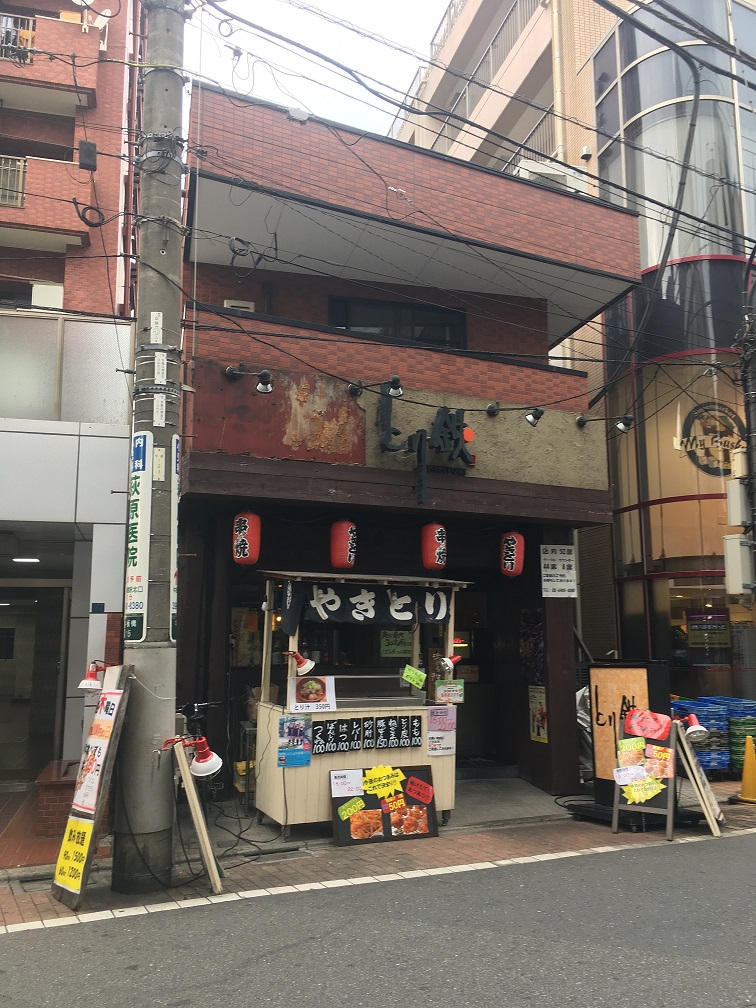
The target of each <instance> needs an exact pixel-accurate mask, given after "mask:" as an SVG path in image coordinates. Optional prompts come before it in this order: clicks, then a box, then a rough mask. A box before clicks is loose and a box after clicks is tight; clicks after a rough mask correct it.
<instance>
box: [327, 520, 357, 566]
mask: <svg viewBox="0 0 756 1008" xmlns="http://www.w3.org/2000/svg"><path fill="white" fill-rule="evenodd" d="M356 559H357V526H356V525H355V524H354V522H350V521H337V522H334V523H333V525H331V567H335V568H336V569H337V570H343V569H348V568H350V567H354V562H355V560H356Z"/></svg>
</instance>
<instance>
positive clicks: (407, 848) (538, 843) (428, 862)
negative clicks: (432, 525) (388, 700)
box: [0, 782, 756, 940]
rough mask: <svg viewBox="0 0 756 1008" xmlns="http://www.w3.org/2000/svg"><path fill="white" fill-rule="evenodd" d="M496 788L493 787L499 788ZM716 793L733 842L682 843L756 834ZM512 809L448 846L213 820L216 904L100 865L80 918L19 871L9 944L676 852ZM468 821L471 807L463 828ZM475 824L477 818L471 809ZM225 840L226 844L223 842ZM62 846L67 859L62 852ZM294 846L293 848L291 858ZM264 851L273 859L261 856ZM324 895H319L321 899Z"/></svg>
mask: <svg viewBox="0 0 756 1008" xmlns="http://www.w3.org/2000/svg"><path fill="white" fill-rule="evenodd" d="M486 784H487V785H488V786H489V787H490V782H486ZM518 788H519V790H520V791H522V790H523V789H524V788H527V785H522V782H518ZM515 790H517V788H515ZM533 790H534V789H533ZM715 790H717V791H718V792H719V797H720V802H722V806H723V810H724V812H725V815H726V817H727V826H726V827H725V830H724V837H723V840H722V841H713V840H712V838H711V836H710V833H709V831H708V829H707V827H706V824H705V822H702V823H701V824H699V825H698V826H696V827H686V828H678V829H676V830H675V840H674V841H673V842H675V843H689V842H692V841H696V840H702V841H706V840H708V841H709V842H726V837H727V836H728V835H732V834H735V833H742V832H744V831H748V832H756V805H736V806H732V805H726V804H725V799H726V797H727V796H728V795H729V794H732V793H734V791H736V790H737V786H736V785H733V784H732V783H729V784H727V785H726V786H717V787H715ZM511 804H512V805H513V806H514V807H515V812H518V813H520V814H519V815H517V816H516V817H515V819H514V820H511V819H510V821H509V822H507V821H503V820H501V819H499V820H498V821H497V823H496V825H492V824H491V823H490V822H488V823H480V822H477V823H475V822H470V823H469V824H464V822H463V823H462V824H457V825H454V820H453V821H452V824H451V825H449V826H447V827H444V828H442V829H441V831H440V835H439V836H438V837H433V838H427V839H423V840H422V841H407V842H402V843H394V844H377V845H375V846H371V845H363V846H356V847H343V848H336V847H334V846H333V844H332V843H331V842H330V840H329V839H328V838H327V835H326V834H325V833H324V832H320V833H318V831H317V829H315V830H313V829H308V830H305V829H304V828H302V830H301V831H300V833H301V835H299V836H298V835H297V830H294V831H293V833H292V837H291V840H290V842H289V843H282V842H281V839H280V838H277V835H276V832H275V830H274V829H273V828H272V827H270V826H267V827H261V826H258V825H257V824H256V823H253V822H250V820H246V821H245V820H242V821H241V827H242V828H244V827H246V829H245V830H244V834H243V838H242V839H241V840H240V841H237V842H236V843H235V842H234V837H233V836H232V835H231V834H232V833H235V832H237V831H238V829H239V826H238V825H236V823H237V820H236V819H234V818H230V819H228V820H221V819H218V817H217V816H216V817H215V818H213V817H212V816H211V837H212V839H213V845H214V848H215V850H216V851H217V852H220V851H223V850H224V848H227V847H229V845H230V846H231V847H232V849H230V850H227V852H226V853H225V854H221V855H220V864H221V867H222V869H223V872H224V878H223V889H224V892H223V894H222V895H220V896H213V895H212V894H211V890H210V887H209V884H208V881H207V878H206V877H204V876H203V877H201V878H198V879H196V878H195V879H192V876H191V874H190V873H189V872H188V871H187V870H186V869H184V870H183V872H181V871H179V872H178V873H177V882H176V885H175V887H174V888H172V889H170V890H169V891H163V892H154V893H151V894H147V895H145V894H142V895H138V896H124V895H122V894H118V893H114V892H112V891H111V889H110V867H109V863H108V861H107V859H106V858H100V859H99V860H97V861H96V862H95V864H94V867H93V870H92V872H91V874H90V877H89V884H88V886H87V889H86V894H85V899H84V901H83V904H82V906H81V907H80V908H79V910H78V911H77V912H74V911H72V910H69V909H68V908H67V907H66V906H64V905H63V904H61V903H58V902H57V901H56V900H55V899H54V898H53V897H52V895H51V891H50V879H51V874H52V872H51V869H49V868H47V869H45V868H40V869H37V870H36V871H34V870H32V869H29V868H24V869H15V870H11V871H5V872H1V873H0V935H2V934H3V933H10V934H12V933H13V932H16V931H21V930H28V929H33V928H49V927H54V926H59V925H61V924H75V923H84V922H86V921H89V920H99V919H103V918H112V917H120V916H130V915H136V914H146V913H154V912H158V911H163V910H176V909H181V908H183V907H185V906H194V905H197V904H198V903H199V904H207V903H215V902H223V901H231V900H239V899H250V898H254V897H271V896H272V897H275V896H276V895H277V894H278V893H284V892H286V893H290V892H296V891H302V892H308V893H310V894H311V896H310V898H313V892H314V891H315V890H319V889H327V888H331V887H333V886H343V885H358V884H367V883H374V882H378V883H382V882H391V883H392V884H393V883H399V882H400V881H401V880H402V879H403V878H408V877H409V878H412V877H417V876H433V875H436V874H441V873H447V872H459V871H479V870H485V869H487V868H491V867H494V866H500V865H507V864H509V863H520V862H521V861H522V860H523V859H525V860H541V859H553V858H566V857H572V856H576V855H580V854H585V853H591V852H599V851H611V850H617V849H629V848H636V847H643V846H648V845H651V844H662V845H663V844H665V843H666V841H665V840H664V833H663V830H660V829H651V830H649V831H648V832H637V833H634V832H631V831H629V830H627V829H621V830H620V832H619V834H613V833H612V832H611V829H610V827H609V825H608V824H607V823H605V822H599V821H593V820H585V821H580V820H578V819H574V818H572V816H570V815H569V814H568V813H566V812H564V811H563V810H561V809H559V808H558V807H557V806H554V805H553V800H552V799H550V798H548V796H543V795H542V793H541V792H537V793H536V794H535V795H534V796H533V797H529V796H526V797H525V798H522V797H520V799H519V800H515V801H513V802H512V803H511ZM546 810H548V814H546ZM464 813H465V810H464V808H463V809H462V815H461V818H462V819H463V820H464V818H465V814H464ZM495 813H496V814H500V813H501V809H495ZM490 814H491V813H489V816H490ZM467 817H468V818H475V816H474V814H473V813H472V811H470V810H468V813H467ZM478 818H480V813H479V816H478ZM660 821H661V820H660ZM224 836H225V839H222V837H224ZM244 837H247V838H249V837H254V838H256V839H257V840H258V844H259V846H253V843H252V841H250V842H247V840H245V839H244ZM55 846H56V852H57V846H58V845H57V843H56V845H55ZM286 847H288V848H290V849H289V850H288V851H286V850H282V848H286ZM291 848H295V849H293V850H292V849H291ZM258 851H262V852H263V853H262V854H259V855H257V852H258ZM265 851H268V852H270V853H264V852H265ZM274 851H275V852H274ZM188 852H189V855H190V859H191V860H192V861H193V865H194V869H195V871H196V870H198V869H199V862H198V860H197V848H196V845H189V846H188ZM255 855H257V856H255ZM3 876H5V877H4V879H3ZM314 896H315V897H316V896H317V893H316V892H315V893H314ZM0 940H1V939H0Z"/></svg>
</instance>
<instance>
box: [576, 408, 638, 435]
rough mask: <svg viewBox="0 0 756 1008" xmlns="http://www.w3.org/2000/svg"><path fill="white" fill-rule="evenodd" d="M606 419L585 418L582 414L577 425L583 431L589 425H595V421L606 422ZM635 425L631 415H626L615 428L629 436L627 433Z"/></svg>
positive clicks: (618, 421)
mask: <svg viewBox="0 0 756 1008" xmlns="http://www.w3.org/2000/svg"><path fill="white" fill-rule="evenodd" d="M604 419H605V418H604V417H585V416H583V415H582V413H581V414H580V416H579V417H578V418H577V420H576V421H575V423H576V424H577V426H578V427H579V428H580V429H581V430H582V429H583V427H585V425H586V424H587V423H593V421H594V420H604ZM633 423H634V421H633V418H632V417H631V416H630V414H629V413H626V414H625V416H622V417H620V418H619V419H618V420H617V422H616V423H615V425H614V426H615V427H616V428H617V430H618V431H621V432H622V433H623V434H627V432H628V431H629V430H630V428H631V427H632V426H633Z"/></svg>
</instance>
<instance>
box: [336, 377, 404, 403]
mask: <svg viewBox="0 0 756 1008" xmlns="http://www.w3.org/2000/svg"><path fill="white" fill-rule="evenodd" d="M378 387H380V390H381V394H382V395H385V394H386V393H387V392H388V394H389V395H390V396H393V397H394V398H396V399H400V398H401V397H402V396H403V395H404V389H403V388H402V380H401V378H400V377H399V375H394V377H393V378H390V379H389V380H388V381H385V382H375V383H374V384H372V385H368V384H366V383H365V382H363V381H353V382H349V384H348V385H347V392H348V393H349V395H350V396H352V397H353V398H355V399H356V398H357V397H358V396H361V395H362V393H363V392H364V391H365V389H374V388H378Z"/></svg>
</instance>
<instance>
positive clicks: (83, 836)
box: [52, 666, 133, 910]
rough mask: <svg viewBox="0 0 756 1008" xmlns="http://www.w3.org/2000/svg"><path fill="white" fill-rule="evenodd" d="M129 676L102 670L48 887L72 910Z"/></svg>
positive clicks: (94, 836)
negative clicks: (51, 882)
mask: <svg viewBox="0 0 756 1008" xmlns="http://www.w3.org/2000/svg"><path fill="white" fill-rule="evenodd" d="M132 671H133V669H132V666H114V667H112V668H110V669H107V670H106V673H105V685H104V688H103V690H102V693H101V694H100V698H99V700H98V703H97V710H96V712H95V716H94V718H93V720H92V725H91V727H90V729H89V735H88V737H87V741H86V743H85V745H84V751H83V753H82V756H81V762H80V763H79V772H78V774H77V776H76V787H75V790H74V797H73V802H72V805H71V814H70V815H69V817H68V822H67V824H66V831H65V835H64V837H63V840H62V842H61V845H60V851H59V853H58V860H57V862H56V865H55V875H54V878H53V884H52V894H53V896H54V897H55V899H57V900H58V902H60V903H65V905H66V906H68V907H70V908H71V909H72V910H76V909H78V907H79V905H80V904H81V901H82V900H83V899H84V890H85V889H86V885H87V879H88V877H89V871H90V868H91V866H92V861H93V860H94V856H95V854H96V853H97V844H98V842H99V839H100V834H101V832H102V821H103V818H104V816H105V813H106V810H107V807H108V799H109V797H110V780H111V777H112V775H113V766H114V763H115V757H116V752H117V750H118V739H119V738H120V735H121V728H122V726H123V719H124V716H125V713H126V704H127V702H128V698H129V688H130V685H131V673H132Z"/></svg>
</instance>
